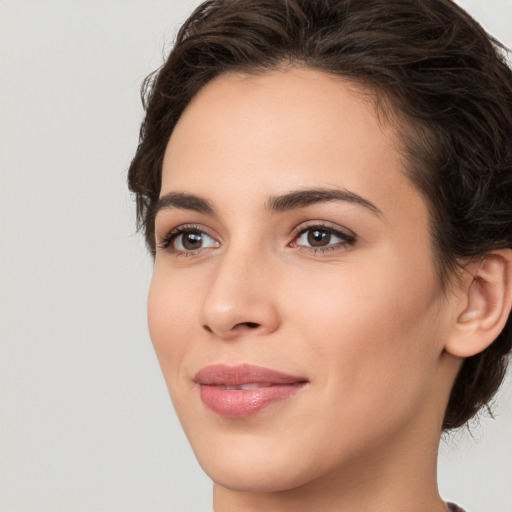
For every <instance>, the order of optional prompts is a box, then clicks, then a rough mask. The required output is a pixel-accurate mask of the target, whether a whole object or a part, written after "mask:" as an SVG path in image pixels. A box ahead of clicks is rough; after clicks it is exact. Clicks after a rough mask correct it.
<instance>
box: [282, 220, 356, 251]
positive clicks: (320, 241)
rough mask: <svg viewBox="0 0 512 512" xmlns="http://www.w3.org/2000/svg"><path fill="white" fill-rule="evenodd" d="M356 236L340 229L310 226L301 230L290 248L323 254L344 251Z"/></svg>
mask: <svg viewBox="0 0 512 512" xmlns="http://www.w3.org/2000/svg"><path fill="white" fill-rule="evenodd" d="M355 241H356V236H355V235H354V234H353V233H352V232H347V231H345V230H343V229H342V228H338V229H335V228H334V227H332V228H331V227H328V226H321V225H320V226H311V227H308V228H305V229H303V230H302V231H300V233H299V234H298V235H297V238H296V239H295V241H294V242H293V244H292V246H294V247H299V248H301V249H310V250H312V251H316V252H325V251H330V250H334V249H340V250H341V249H344V248H346V247H348V246H349V245H353V244H354V243H355Z"/></svg>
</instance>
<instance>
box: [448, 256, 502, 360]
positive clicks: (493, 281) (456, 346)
mask: <svg viewBox="0 0 512 512" xmlns="http://www.w3.org/2000/svg"><path fill="white" fill-rule="evenodd" d="M465 272H466V274H465V275H464V276H463V278H462V285H461V286H462V293H463V295H462V297H459V299H460V298H461V299H462V300H457V301H456V302H457V308H458V309H457V311H455V318H454V322H453V324H452V327H453V328H452V330H451V332H450V335H449V337H448V339H447V340H446V344H445V350H446V351H447V352H448V353H450V354H452V355H454V356H457V357H471V356H474V355H475V354H478V353H479V352H482V350H484V349H485V348H487V347H488V346H489V345H490V344H491V343H492V342H493V341H494V340H495V339H496V338H497V337H498V335H499V334H500V332H501V331H502V329H503V327H505V324H506V322H507V320H508V317H509V315H510V310H511V308H512V250H510V249H503V250H499V251H493V252H491V253H489V254H487V255H486V256H485V257H484V258H483V259H482V260H481V261H480V262H474V263H471V264H469V265H468V267H466V270H465ZM456 286H457V285H456ZM459 290H460V288H459Z"/></svg>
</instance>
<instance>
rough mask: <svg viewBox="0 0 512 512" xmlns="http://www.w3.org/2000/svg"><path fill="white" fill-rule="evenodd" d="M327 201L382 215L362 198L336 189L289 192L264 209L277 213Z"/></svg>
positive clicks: (272, 200) (271, 200)
mask: <svg viewBox="0 0 512 512" xmlns="http://www.w3.org/2000/svg"><path fill="white" fill-rule="evenodd" d="M329 201H345V202H348V203H354V204H358V205H360V206H364V207H365V208H368V209H369V210H370V211H372V212H373V213H375V214H376V215H379V216H380V215H382V212H381V211H380V210H379V209H378V208H377V207H376V206H375V205H374V204H373V203H372V202H370V201H368V200H367V199H365V198H364V197H361V196H359V195H357V194H355V193H354V192H350V191H349V190H345V189H337V188H312V189H306V190H297V191H293V192H289V193H287V194H284V195H280V196H275V197H271V198H269V199H268V201H267V202H266V205H265V207H266V209H267V210H268V211H269V212H271V213H277V212H284V211H287V210H295V209H298V208H304V207H306V206H310V205H312V204H316V203H325V202H329Z"/></svg>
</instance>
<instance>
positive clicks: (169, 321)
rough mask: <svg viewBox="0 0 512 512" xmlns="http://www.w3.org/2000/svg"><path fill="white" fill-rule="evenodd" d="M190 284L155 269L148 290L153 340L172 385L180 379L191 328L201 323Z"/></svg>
mask: <svg viewBox="0 0 512 512" xmlns="http://www.w3.org/2000/svg"><path fill="white" fill-rule="evenodd" d="M193 299H194V293H193V291H192V290H191V289H190V287H188V286H185V285H183V284H181V283H179V282H177V281H176V279H172V278H171V277H170V276H165V275H162V274H161V272H160V271H159V269H158V268H157V267H155V270H154V272H153V277H152V280H151V285H150V288H149V294H148V326H149V334H150V336H151V341H152V343H153V346H154V348H155V352H156V355H157V357H158V361H159V363H160V366H161V368H162V371H163V374H164V377H165V379H166V381H167V385H168V386H169V388H171V387H172V386H173V384H174V383H176V382H178V380H179V369H180V363H181V361H182V360H183V357H184V355H185V353H186V349H187V345H188V343H187V340H190V334H191V333H190V328H191V326H192V325H195V324H196V323H197V319H196V317H195V315H194V311H195V308H194V307H191V306H192V305H191V301H192V300H193Z"/></svg>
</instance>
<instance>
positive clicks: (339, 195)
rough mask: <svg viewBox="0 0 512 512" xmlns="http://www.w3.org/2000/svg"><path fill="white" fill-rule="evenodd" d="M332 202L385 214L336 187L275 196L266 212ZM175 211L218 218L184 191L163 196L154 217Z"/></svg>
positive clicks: (202, 201)
mask: <svg viewBox="0 0 512 512" xmlns="http://www.w3.org/2000/svg"><path fill="white" fill-rule="evenodd" d="M329 201H345V202H348V203H353V204H358V205H360V206H363V207H365V208H367V209H369V210H370V211H371V212H373V213H374V214H376V215H379V216H380V215H382V212H381V211H380V210H379V209H378V208H377V207H376V206H375V205H374V204H373V203H372V202H370V201H368V200H367V199H365V198H363V197H361V196H359V195H357V194H355V193H354V192H350V191H349V190H345V189H335V188H312V189H305V190H296V191H292V192H288V193H286V194H283V195H279V196H272V197H270V198H269V199H268V200H267V201H266V203H265V209H266V210H267V211H268V212H270V213H280V212H285V211H288V210H296V209H299V208H305V207H306V206H310V205H313V204H316V203H325V202H329ZM172 208H178V209H180V210H192V211H195V212H198V213H202V214H205V215H215V209H214V207H213V205H212V203H211V202H210V201H208V200H207V199H205V198H203V197H199V196H196V195H194V194H186V193H184V192H169V193H167V194H165V195H163V196H162V197H160V199H159V200H158V203H157V204H156V207H155V209H154V214H153V215H154V216H155V217H156V215H157V213H158V212H159V211H161V210H165V209H172Z"/></svg>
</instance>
